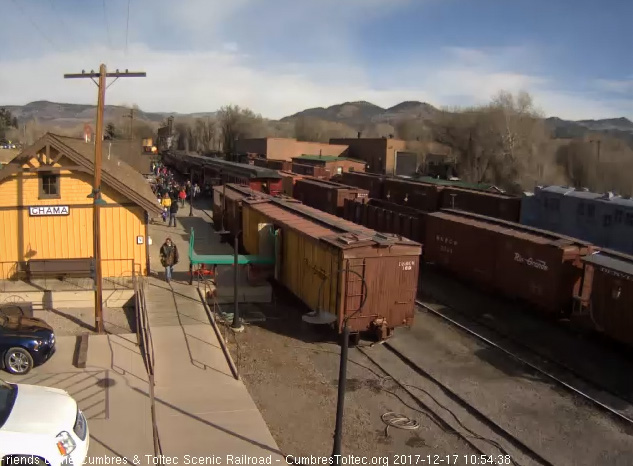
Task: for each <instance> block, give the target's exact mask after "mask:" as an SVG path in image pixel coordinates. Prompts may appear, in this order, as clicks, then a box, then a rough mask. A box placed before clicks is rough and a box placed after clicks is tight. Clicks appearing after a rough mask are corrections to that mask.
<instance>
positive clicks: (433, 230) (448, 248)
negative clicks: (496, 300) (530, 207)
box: [424, 210, 593, 314]
mask: <svg viewBox="0 0 633 466" xmlns="http://www.w3.org/2000/svg"><path fill="white" fill-rule="evenodd" d="M591 252H593V247H592V246H591V245H589V244H587V243H584V242H581V241H580V240H576V239H574V238H568V237H564V236H560V235H556V234H553V233H550V232H546V231H543V230H537V229H535V228H527V227H525V226H523V225H520V224H517V223H513V222H507V221H503V220H497V219H493V218H490V217H485V216H482V215H474V214H470V213H467V212H458V211H455V210H449V211H442V212H433V213H429V214H428V216H427V219H426V241H425V243H424V259H425V261H426V262H433V263H435V264H437V265H438V266H440V267H442V268H445V269H447V270H449V271H451V272H452V273H454V274H455V275H458V276H461V277H463V278H465V279H468V280H470V281H473V282H476V283H478V284H480V285H484V286H485V287H486V288H489V289H496V290H498V291H500V292H501V293H502V294H504V295H506V296H509V297H513V298H514V297H516V298H521V299H523V300H524V301H527V302H530V303H532V304H534V305H536V306H537V307H538V308H541V309H543V310H545V311H547V312H550V313H552V314H569V313H570V312H571V311H572V309H573V304H574V296H577V294H578V293H579V292H580V287H581V282H582V276H583V271H582V262H581V258H582V257H584V256H585V255H587V254H589V253H591Z"/></svg>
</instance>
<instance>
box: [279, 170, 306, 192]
mask: <svg viewBox="0 0 633 466" xmlns="http://www.w3.org/2000/svg"><path fill="white" fill-rule="evenodd" d="M279 175H281V186H282V191H283V193H284V194H285V195H286V196H290V197H292V193H293V192H294V186H295V183H296V182H297V180H300V179H302V178H303V177H304V176H303V175H299V174H298V173H293V172H291V171H285V170H279Z"/></svg>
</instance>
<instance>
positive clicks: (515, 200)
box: [439, 186, 521, 222]
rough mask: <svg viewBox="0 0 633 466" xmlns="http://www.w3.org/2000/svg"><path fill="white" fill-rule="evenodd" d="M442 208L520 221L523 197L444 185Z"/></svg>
mask: <svg viewBox="0 0 633 466" xmlns="http://www.w3.org/2000/svg"><path fill="white" fill-rule="evenodd" d="M439 207H440V208H441V209H458V210H466V211H468V212H473V213H475V214H480V215H486V216H488V217H495V218H500V219H502V220H508V221H510V222H519V220H520V217H521V198H520V197H516V196H509V195H507V194H500V193H493V192H484V191H477V190H473V189H463V188H454V187H449V186H444V187H443V189H442V191H441V193H440V206H439Z"/></svg>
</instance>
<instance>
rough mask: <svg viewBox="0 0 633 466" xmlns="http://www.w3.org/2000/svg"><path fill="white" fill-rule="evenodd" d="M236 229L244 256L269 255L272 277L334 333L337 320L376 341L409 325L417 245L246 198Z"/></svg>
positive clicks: (322, 215)
mask: <svg viewBox="0 0 633 466" xmlns="http://www.w3.org/2000/svg"><path fill="white" fill-rule="evenodd" d="M242 225H243V231H244V246H245V248H246V250H247V251H248V253H249V254H263V250H267V251H274V254H275V258H276V267H275V278H276V279H277V280H278V281H279V282H281V283H282V284H283V285H284V286H285V287H286V288H288V289H289V290H290V291H291V292H292V293H293V294H294V295H295V296H297V297H298V298H299V299H301V300H302V301H303V302H304V303H305V304H306V305H307V306H308V307H309V308H310V309H312V310H314V311H321V312H325V313H329V314H332V315H333V316H335V319H336V321H335V322H336V324H335V326H336V327H337V329H338V330H339V331H341V330H342V327H343V321H344V319H348V325H349V327H350V329H351V331H352V332H361V331H366V330H373V331H376V332H377V333H378V335H379V336H380V337H381V338H384V337H386V336H388V334H389V333H390V331H391V329H393V328H394V327H398V326H402V325H411V323H412V321H413V316H414V309H415V297H416V294H417V281H418V270H419V269H418V267H419V255H420V250H421V246H420V245H419V244H418V243H415V242H413V241H410V240H407V239H403V238H399V237H396V236H392V235H387V234H380V233H377V232H375V231H373V230H369V229H367V228H363V227H361V226H359V225H355V224H354V223H351V222H347V221H345V220H342V219H340V218H337V217H334V216H332V215H329V214H326V213H323V212H320V211H318V210H316V209H313V208H310V207H308V206H305V205H302V204H298V203H297V204H292V203H288V202H285V201H281V200H277V199H268V200H265V201H251V200H248V199H245V200H244V201H243V204H242ZM269 241H272V242H273V243H274V244H273V245H272V246H271V245H270V244H264V243H266V242H269ZM363 298H364V299H363ZM363 302H364V304H363ZM361 304H363V305H362V307H361ZM333 318H334V317H333Z"/></svg>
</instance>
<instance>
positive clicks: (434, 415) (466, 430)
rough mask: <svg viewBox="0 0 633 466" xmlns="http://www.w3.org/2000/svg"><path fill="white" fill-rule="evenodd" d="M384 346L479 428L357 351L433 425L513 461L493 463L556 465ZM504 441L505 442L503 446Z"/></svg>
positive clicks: (487, 454) (488, 454)
mask: <svg viewBox="0 0 633 466" xmlns="http://www.w3.org/2000/svg"><path fill="white" fill-rule="evenodd" d="M383 346H384V348H385V349H387V350H388V352H389V353H391V354H393V355H394V356H395V357H396V358H397V359H399V360H400V361H401V362H402V363H404V364H405V365H406V366H408V367H409V368H410V369H411V370H412V371H413V372H414V373H415V374H418V375H420V376H422V377H423V378H424V379H426V380H427V382H428V383H429V385H434V386H435V387H437V388H438V389H439V391H440V392H441V393H442V394H443V396H444V397H445V398H447V399H448V400H451V402H453V403H454V404H455V405H456V406H459V407H461V408H462V409H463V410H464V411H465V412H467V413H468V414H469V415H470V416H471V417H472V418H474V421H475V422H476V423H478V424H479V426H480V427H475V428H473V427H467V426H466V425H465V424H464V422H463V420H460V419H458V417H457V416H456V415H455V413H454V412H453V411H452V410H451V409H450V408H447V407H446V405H445V404H443V402H441V401H438V399H437V398H436V397H435V396H433V395H430V394H429V392H428V391H427V390H426V389H423V388H420V387H414V386H411V385H408V384H406V383H404V382H401V381H400V380H399V379H398V378H397V377H394V376H392V375H391V373H390V368H389V367H388V366H389V364H383V363H381V361H380V360H379V359H377V358H376V357H375V355H372V354H370V352H368V351H367V350H365V349H364V348H362V347H356V349H357V350H358V351H359V352H360V353H361V354H363V355H364V356H365V357H366V358H367V359H368V360H369V361H371V362H372V363H373V364H374V365H375V366H377V367H379V368H380V369H381V370H382V371H383V372H384V373H385V374H387V375H388V378H390V379H391V380H393V381H394V382H395V383H396V384H397V385H399V386H400V388H402V389H403V390H404V391H405V392H407V393H408V394H409V396H411V397H412V398H413V399H414V400H415V401H416V402H417V403H418V405H419V406H420V407H421V408H422V409H423V410H424V411H425V412H426V414H427V415H428V416H429V417H430V418H431V420H432V421H433V422H435V423H436V424H438V425H439V426H440V427H441V428H442V429H443V430H444V431H445V432H448V433H452V434H454V435H455V436H457V437H458V438H460V439H461V440H462V441H463V442H465V443H466V444H467V445H469V446H470V448H472V449H473V451H475V452H476V453H477V455H481V456H483V457H486V458H498V456H499V455H502V456H503V457H506V456H507V457H509V458H510V462H503V461H502V462H499V463H494V462H491V463H490V464H513V465H515V466H524V465H525V464H527V463H526V462H525V460H526V459H528V458H529V459H530V460H531V461H532V462H533V463H534V464H539V465H542V466H554V463H552V462H551V461H549V460H548V459H546V458H544V457H543V456H542V455H541V454H540V453H539V452H537V451H536V450H534V449H533V448H531V447H529V446H528V445H526V444H525V443H524V442H523V441H522V440H520V439H519V438H517V437H516V436H515V435H513V434H512V433H511V432H509V431H508V430H506V429H504V428H503V427H501V426H500V425H499V424H497V423H496V422H495V421H493V420H492V419H491V418H490V417H488V416H487V415H485V414H484V413H483V412H481V411H480V410H479V409H478V408H477V407H476V406H474V405H473V404H471V403H469V402H468V401H466V400H465V399H464V398H462V397H460V396H459V395H458V394H457V393H455V392H454V391H453V390H451V389H450V388H449V387H447V386H446V385H445V384H443V383H442V382H440V381H439V380H438V379H437V378H435V377H433V376H432V375H431V374H430V373H428V372H426V371H425V370H424V369H422V368H420V367H419V366H417V365H416V364H414V363H413V362H412V361H410V360H409V359H408V358H407V357H406V356H404V355H403V354H401V353H400V352H399V351H397V350H396V349H394V348H393V347H391V346H390V345H389V344H388V343H387V344H384V345H383ZM411 388H417V390H421V391H422V392H423V393H425V394H426V395H428V398H429V401H424V400H422V399H421V398H420V397H419V396H418V394H417V393H415V392H413V391H412V390H411ZM386 391H388V390H386ZM432 405H435V406H437V407H438V408H439V409H436V408H434V406H432ZM446 412H448V413H450V415H449V416H448V417H449V419H451V418H452V421H447V420H446V419H445V417H446V416H442V414H441V413H444V414H445V413H446ZM470 424H471V425H472V421H471V422H470ZM482 427H483V429H485V430H487V431H488V433H487V434H483V435H481V434H479V433H477V432H479V431H480V430H481V429H482ZM490 434H492V435H490ZM493 437H494V439H493ZM501 442H503V444H502V443H501ZM483 444H487V447H486V448H485V449H482V447H483ZM490 448H493V449H494V450H495V452H494V453H493V452H491V451H490ZM486 450H488V451H486ZM517 452H520V454H521V455H522V456H521V458H522V459H521V461H519V460H517V456H518V455H517V454H516V453H517ZM455 464H456V463H455ZM530 464H532V463H530Z"/></svg>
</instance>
